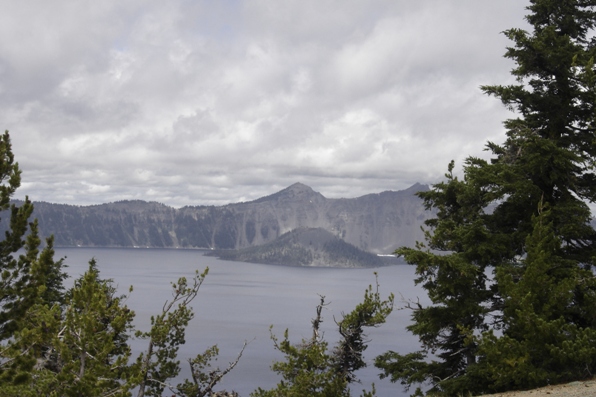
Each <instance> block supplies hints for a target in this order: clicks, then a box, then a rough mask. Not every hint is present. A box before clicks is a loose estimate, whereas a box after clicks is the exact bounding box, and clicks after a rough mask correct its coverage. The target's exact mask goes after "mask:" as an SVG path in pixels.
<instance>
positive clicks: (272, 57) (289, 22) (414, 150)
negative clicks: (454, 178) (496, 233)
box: [0, 0, 526, 206]
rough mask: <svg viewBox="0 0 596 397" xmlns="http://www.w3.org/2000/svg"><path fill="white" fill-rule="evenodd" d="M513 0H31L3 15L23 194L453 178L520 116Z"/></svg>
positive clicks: (395, 185)
mask: <svg viewBox="0 0 596 397" xmlns="http://www.w3.org/2000/svg"><path fill="white" fill-rule="evenodd" d="M525 5H526V4H525V2H520V1H519V0H503V1H500V2H481V1H477V0H464V1H459V0H458V1H455V0H447V1H446V0H432V1H425V2H412V1H409V0H400V1H393V0H391V1H390V0H371V1H368V2H361V1H341V2H340V1H336V0H334V1H331V0H328V1H326V0H323V1H284V2H271V1H256V0H255V1H231V2H209V1H196V2H186V1H182V0H174V1H169V2H160V1H156V0H154V1H127V2H117V1H104V2H96V4H93V5H89V4H86V3H85V5H83V3H80V4H79V3H76V2H75V3H73V2H68V1H55V2H51V3H50V2H43V1H40V0H38V1H35V0H29V1H27V0H24V1H20V2H12V3H9V4H7V5H5V9H4V10H3V13H2V14H1V15H0V105H1V106H0V119H1V120H2V121H3V124H4V125H3V126H2V127H3V128H6V129H9V130H11V136H12V139H13V144H14V151H15V154H16V156H17V159H18V161H19V163H20V165H21V168H23V170H24V174H23V179H24V183H23V186H22V188H21V190H20V191H19V195H25V194H28V195H29V196H30V197H31V198H32V199H34V200H43V201H50V202H64V203H71V204H91V203H102V202H109V201H115V200H121V199H143V200H154V201H160V202H164V203H166V204H170V205H174V206H182V205H196V204H225V203H228V202H234V201H240V200H251V199H255V198H258V197H261V196H263V195H266V194H270V193H272V192H275V191H277V190H279V189H281V188H284V187H286V186H288V185H290V184H292V183H294V182H297V181H300V182H303V183H306V184H308V185H310V186H312V187H313V188H315V189H316V190H318V191H320V192H322V193H323V194H324V195H326V196H328V197H340V196H343V197H354V196H358V195H361V194H365V193H371V192H379V191H383V190H390V189H392V190H397V189H403V188H407V187H408V186H409V185H411V184H413V183H415V182H422V183H433V182H437V181H439V180H440V179H441V177H442V175H443V173H444V172H445V169H446V165H447V163H448V162H449V161H450V160H451V159H455V160H457V161H459V162H461V161H462V159H464V158H465V157H467V156H468V155H480V156H482V155H485V154H483V151H482V149H483V146H484V144H485V142H486V141H487V140H488V139H490V140H494V141H501V140H502V139H503V137H504V132H503V128H502V124H501V122H502V121H503V120H504V119H505V118H507V117H509V116H510V115H509V114H508V113H507V112H506V111H505V109H503V107H502V106H501V105H500V103H499V102H498V101H497V100H496V99H494V98H488V97H486V96H484V95H483V94H482V93H481V92H480V90H479V88H478V87H479V85H481V84H492V83H496V84H503V83H507V82H509V81H511V77H510V76H509V70H510V69H511V67H512V64H511V63H510V62H509V61H508V60H506V59H503V57H502V54H503V53H504V52H505V47H506V46H507V45H508V42H507V40H506V39H505V38H504V37H503V35H501V34H500V32H501V31H503V30H505V29H508V28H510V27H523V26H524V22H523V15H524V13H525V11H524V7H525Z"/></svg>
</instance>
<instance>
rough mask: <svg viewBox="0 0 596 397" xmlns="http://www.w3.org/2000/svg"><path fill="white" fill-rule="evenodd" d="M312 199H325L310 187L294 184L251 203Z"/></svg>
mask: <svg viewBox="0 0 596 397" xmlns="http://www.w3.org/2000/svg"><path fill="white" fill-rule="evenodd" d="M313 198H317V199H325V197H323V195H322V194H321V193H319V192H315V191H314V190H313V189H312V188H311V187H310V186H307V185H305V184H303V183H300V182H296V183H294V184H293V185H290V186H288V187H287V188H285V189H283V190H280V191H279V192H277V193H273V194H271V195H269V196H266V197H261V198H260V199H257V200H255V201H253V202H254V203H262V202H264V201H272V200H288V199H290V200H301V199H304V200H311V199H313Z"/></svg>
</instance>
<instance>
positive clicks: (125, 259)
mask: <svg viewBox="0 0 596 397" xmlns="http://www.w3.org/2000/svg"><path fill="white" fill-rule="evenodd" d="M56 257H57V258H60V257H66V259H65V263H66V264H67V266H68V268H67V269H66V271H67V272H68V274H69V275H70V276H71V278H70V280H69V282H68V283H67V286H68V287H70V286H71V285H72V280H73V279H74V278H76V277H78V276H80V275H81V274H82V273H83V272H84V271H85V270H86V269H87V265H88V262H89V260H90V259H91V258H95V259H96V260H97V264H98V268H99V270H100V272H101V274H100V275H101V277H102V278H111V279H113V280H114V283H115V285H117V286H118V289H119V291H121V292H122V293H127V292H128V288H129V286H130V285H133V286H134V291H133V292H132V294H130V297H129V299H128V301H127V305H128V306H129V307H130V308H131V309H133V310H134V311H135V312H136V319H135V324H136V325H137V327H138V328H139V329H142V330H148V328H149V319H150V316H151V315H152V314H157V313H159V311H160V310H161V308H162V306H163V304H164V302H165V301H166V300H168V299H170V298H171V296H172V295H171V289H170V282H172V281H176V280H177V279H178V278H179V277H181V276H186V277H192V276H193V274H194V271H195V270H196V269H199V270H200V271H202V270H203V269H205V267H209V275H208V276H207V278H206V280H205V282H204V283H203V285H202V286H201V290H200V292H199V295H198V296H197V298H196V299H195V301H193V305H192V306H193V308H194V311H195V318H194V319H193V321H192V322H191V324H190V326H189V328H188V329H187V338H186V345H185V346H183V347H182V348H181V349H180V358H181V361H182V363H181V366H182V369H183V373H182V375H183V377H186V376H188V374H189V371H188V369H187V367H188V364H187V363H186V362H185V358H188V357H194V356H195V355H196V354H197V353H202V352H203V351H205V349H207V348H208V347H210V346H212V345H215V344H217V345H218V347H219V349H220V355H219V360H218V362H217V365H218V366H220V367H221V368H225V367H227V365H228V363H229V362H230V361H233V360H234V359H235V358H236V356H237V354H238V352H239V351H240V350H241V348H242V345H243V343H244V341H249V344H248V346H247V347H246V350H245V351H244V354H243V356H242V359H241V360H240V362H239V364H238V365H237V366H236V368H234V370H232V372H230V373H229V374H228V375H227V376H226V377H225V378H224V380H223V381H222V382H221V383H220V384H219V386H218V387H217V388H216V389H217V390H221V389H226V390H228V391H231V390H235V391H237V392H238V393H240V396H242V397H248V396H249V394H250V392H252V391H253V390H255V389H256V388H257V387H262V388H265V389H268V388H271V387H273V386H274V385H275V384H276V383H277V382H278V381H279V377H278V375H277V374H275V373H274V372H272V371H271V370H270V365H271V364H272V362H274V361H275V360H281V359H283V355H281V354H280V353H279V352H277V351H276V350H275V349H274V347H273V343H272V341H271V339H270V333H269V326H271V325H273V332H274V334H276V335H277V336H278V337H279V338H283V333H284V331H285V329H286V328H288V329H289V333H290V339H291V340H292V341H293V342H300V341H301V339H302V338H310V336H311V334H312V329H311V319H312V318H313V317H314V316H315V314H316V313H315V308H316V306H317V304H318V303H319V299H320V298H319V295H324V296H325V297H326V301H327V302H328V303H329V305H328V306H327V307H326V309H325V310H323V323H322V325H321V330H322V331H323V332H324V337H325V339H326V340H327V341H328V342H329V344H330V345H331V346H332V345H334V344H335V342H336V341H337V340H338V339H339V334H338V333H337V330H336V328H337V326H336V325H335V323H334V318H335V319H338V320H339V319H341V315H342V313H347V312H349V311H351V310H352V309H353V308H354V307H355V305H356V304H357V303H359V302H361V301H362V298H363V296H364V291H365V289H366V288H367V287H368V285H370V284H374V283H375V276H374V272H377V273H378V277H379V278H378V279H379V284H380V292H381V295H382V297H386V296H387V295H388V294H389V293H391V292H393V293H394V294H395V296H396V307H397V308H399V307H403V305H404V303H403V300H404V299H411V300H416V299H417V298H418V297H420V299H421V302H425V301H426V299H424V296H425V294H424V292H423V290H422V289H421V288H418V287H415V286H414V283H413V279H414V267H413V266H408V265H393V266H387V267H380V268H375V269H336V268H306V267H289V266H274V265H262V264H255V263H244V262H229V261H222V260H219V259H217V258H213V257H208V256H203V252H202V251H200V250H176V249H133V248H130V249H125V248H123V249H118V248H57V249H56ZM409 317H410V312H409V310H407V309H403V310H395V311H394V312H393V313H392V314H391V315H390V316H389V318H388V321H387V323H385V324H384V325H382V326H381V327H379V328H375V329H368V330H367V331H368V332H367V335H368V339H369V340H370V343H369V347H368V349H367V350H366V352H365V359H366V361H367V363H368V364H369V366H368V367H367V368H366V369H364V370H361V371H359V372H358V376H359V378H360V379H361V381H362V384H361V385H358V384H354V385H353V386H352V391H353V395H359V394H360V391H361V390H362V389H363V388H367V389H368V388H369V387H370V384H371V383H372V382H374V383H375V385H376V388H377V395H378V396H381V397H389V396H405V395H408V394H407V393H405V392H404V391H403V388H402V387H401V385H399V384H393V383H390V382H389V381H388V380H386V379H384V380H380V379H379V378H378V375H377V374H378V372H379V371H378V370H377V369H376V368H374V366H373V360H374V357H375V356H377V355H378V354H380V353H383V352H385V351H387V350H395V351H398V352H400V353H408V352H412V351H415V350H417V349H418V341H417V338H415V337H413V336H412V335H411V334H409V333H408V332H407V331H406V330H405V327H406V325H407V324H409V321H410V319H409ZM144 346H145V345H144V341H133V348H134V349H135V353H134V356H136V355H137V354H138V352H139V351H140V349H144ZM173 383H177V382H173Z"/></svg>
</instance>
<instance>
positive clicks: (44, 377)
mask: <svg viewBox="0 0 596 397" xmlns="http://www.w3.org/2000/svg"><path fill="white" fill-rule="evenodd" d="M124 299H125V296H116V289H115V288H114V286H113V285H112V280H103V279H100V278H99V271H98V269H97V266H96V263H95V261H94V260H92V261H91V262H90V263H89V269H88V270H87V271H86V272H85V274H83V275H82V276H81V277H80V278H79V279H78V280H76V281H75V283H74V286H73V287H72V288H71V289H70V290H69V291H68V292H67V293H66V297H65V304H64V307H60V306H59V305H56V304H54V305H52V306H50V305H48V304H47V303H45V302H39V303H37V304H36V305H34V306H33V307H32V308H31V309H30V310H28V311H27V313H26V316H25V317H24V319H23V321H22V323H23V327H22V328H21V329H20V330H19V331H18V332H17V333H16V334H15V338H14V341H12V342H11V343H9V345H8V349H9V350H8V351H7V352H6V353H7V354H6V356H7V357H8V358H9V359H10V358H14V357H29V359H30V360H32V361H34V363H35V365H34V366H33V367H32V368H31V369H29V370H28V372H27V377H26V378H25V377H23V378H24V379H25V380H26V382H13V385H12V387H11V386H8V387H6V388H3V390H2V393H0V394H3V395H21V396H51V395H60V396H128V395H130V393H129V389H130V388H132V385H131V384H130V383H128V382H127V381H126V380H127V379H128V378H129V377H130V367H129V364H128V360H129V358H130V354H131V350H130V346H129V345H128V336H129V334H130V331H131V329H132V319H133V318H134V312H132V311H131V310H129V309H128V308H127V307H126V305H124V304H123V301H124ZM22 374H23V375H24V374H25V373H24V372H23V373H22ZM6 393H8V394H6Z"/></svg>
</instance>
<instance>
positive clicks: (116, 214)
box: [2, 183, 432, 254]
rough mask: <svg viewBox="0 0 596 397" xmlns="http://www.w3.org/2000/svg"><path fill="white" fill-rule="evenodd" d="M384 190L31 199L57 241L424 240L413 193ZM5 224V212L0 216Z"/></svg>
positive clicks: (381, 248)
mask: <svg viewBox="0 0 596 397" xmlns="http://www.w3.org/2000/svg"><path fill="white" fill-rule="evenodd" d="M421 190H428V186H425V185H420V184H416V185H413V186H412V187H410V188H408V189H406V190H402V191H385V192H382V193H375V194H368V195H365V196H361V197H357V198H348V199H346V198H340V199H328V198H326V197H324V196H323V195H322V194H320V193H318V192H316V191H314V190H313V189H311V188H310V187H309V186H306V185H304V184H302V183H295V184H293V185H291V186H289V187H287V188H286V189H283V190H281V191H279V192H277V193H273V194H271V195H269V196H265V197H261V198H259V199H257V200H254V201H250V202H242V203H234V204H227V205H223V206H186V207H183V208H180V209H176V208H172V207H168V206H166V205H163V204H159V203H155V202H145V201H139V200H137V201H119V202H115V203H109V204H100V205H91V206H73V205H66V204H50V203H45V202H35V203H34V205H35V211H34V213H33V216H34V217H35V218H37V219H38V221H39V228H40V234H41V235H42V236H48V235H50V234H53V235H54V237H55V245H56V246H103V247H170V248H176V247H180V248H206V249H239V248H246V247H252V246H257V245H262V244H265V243H268V242H271V241H273V240H275V239H276V238H278V237H279V236H281V235H282V234H284V233H287V232H289V231H292V230H294V229H298V228H321V229H324V230H327V231H329V232H330V233H331V234H332V235H334V236H337V237H339V238H341V239H342V240H344V241H345V242H347V243H349V244H352V245H354V246H356V247H358V248H359V249H362V250H364V251H368V252H372V253H380V254H387V253H391V252H392V251H393V250H395V248H397V247H399V246H413V245H414V244H415V242H416V241H417V240H419V241H422V240H423V234H422V231H421V230H420V226H421V225H422V224H423V222H424V221H425V220H426V219H428V218H429V217H431V216H432V214H431V213H430V212H428V211H426V210H425V209H424V206H423V203H422V200H421V199H420V198H418V197H417V196H416V194H415V193H416V192H418V191H421ZM2 218H3V219H2V222H3V223H6V221H7V219H5V218H6V216H3V217H2Z"/></svg>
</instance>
